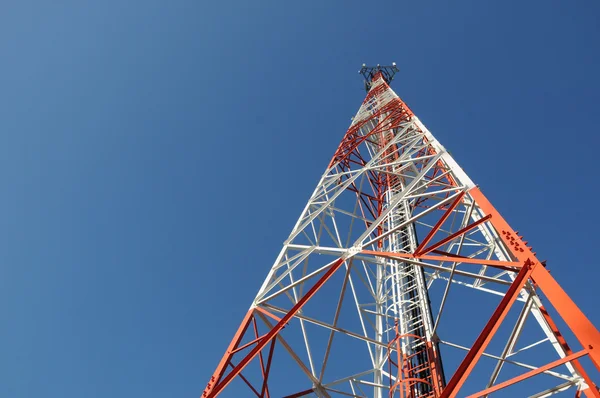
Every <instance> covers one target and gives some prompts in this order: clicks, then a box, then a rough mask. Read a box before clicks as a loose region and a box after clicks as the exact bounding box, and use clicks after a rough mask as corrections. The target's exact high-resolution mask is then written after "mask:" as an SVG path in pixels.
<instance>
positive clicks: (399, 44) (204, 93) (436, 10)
mask: <svg viewBox="0 0 600 398" xmlns="http://www.w3.org/2000/svg"><path fill="white" fill-rule="evenodd" d="M599 18H600V6H599V5H598V2H595V1H591V0H590V1H585V0H583V1H578V2H567V1H562V2H556V1H531V2H522V1H502V2H484V1H475V0H472V1H453V2H416V1H390V2H384V1H382V2H371V3H369V2H365V1H360V2H355V1H331V2H329V1H303V2H283V1H255V2H250V1H237V2H234V1H211V2H209V1H143V2H142V1H138V2H125V1H96V2H91V1H88V2H82V1H59V2H49V1H37V2H32V1H25V0H19V1H4V2H3V3H2V5H1V6H0V54H1V59H2V61H1V63H0V71H1V73H0V88H1V94H0V182H1V194H0V220H1V222H0V241H1V242H2V244H1V249H0V396H2V397H27V398H28V397H40V396H45V397H74V398H75V397H89V398H94V397H145V398H153V397H195V396H198V395H200V393H201V392H202V390H203V388H204V386H205V384H206V382H207V380H208V377H209V375H210V374H211V373H212V371H213V370H214V367H215V365H216V363H217V361H218V359H219V358H220V355H221V354H222V353H223V351H224V349H225V347H226V346H227V344H228V341H229V339H230V338H231V335H232V333H233V332H234V330H235V329H236V328H237V325H238V324H239V321H240V320H241V317H242V316H243V314H244V313H245V312H246V310H247V308H248V306H249V305H250V302H251V300H252V298H253V297H254V295H255V293H256V291H257V289H258V288H259V287H260V284H261V282H262V280H263V279H264V277H265V276H266V273H267V271H268V269H269V267H270V265H271V263H272V261H273V260H274V257H275V255H276V254H277V252H278V251H279V248H280V245H281V243H282V242H283V240H284V239H285V238H286V237H287V235H288V233H289V231H290V230H291V228H292V226H293V224H294V222H295V220H296V218H297V216H298V214H299V212H300V211H301V209H302V207H303V206H304V204H305V202H306V200H307V199H308V197H309V195H310V194H311V192H312V190H313V187H314V184H315V183H316V182H317V181H318V178H319V176H320V175H321V173H322V172H323V170H324V168H325V166H326V164H327V162H328V161H329V159H330V158H331V155H332V153H333V151H334V150H335V148H336V146H337V144H338V142H339V140H340V139H341V137H342V135H343V133H344V131H345V129H346V128H347V126H348V124H349V123H350V117H351V116H352V115H353V114H354V113H355V112H356V110H357V108H358V106H359V105H360V102H361V101H362V98H363V96H364V90H363V87H362V82H361V79H360V78H359V75H358V74H357V73H356V72H357V70H358V69H359V67H360V65H361V64H362V63H363V62H366V63H382V64H384V63H389V62H391V61H396V62H397V63H398V66H399V67H400V69H401V73H400V74H399V75H398V77H397V79H396V80H395V81H394V84H393V88H394V89H395V90H396V91H397V92H398V94H399V95H400V96H401V97H402V98H403V99H404V100H405V101H406V102H407V103H408V104H409V105H410V106H411V108H412V109H413V110H414V111H415V112H416V113H417V115H418V116H419V117H420V119H421V120H422V121H423V122H424V123H425V124H426V125H427V126H428V127H429V129H430V130H431V131H432V132H433V133H434V134H435V135H436V136H437V138H438V139H439V140H440V141H441V142H442V143H443V144H444V145H445V146H446V147H447V148H448V149H449V150H450V151H451V153H452V154H453V156H454V157H455V158H456V159H457V161H458V162H459V163H460V164H461V165H462V166H463V168H464V169H465V170H466V171H467V173H469V175H470V176H471V177H472V179H473V180H474V181H475V182H477V183H478V184H479V185H480V186H481V187H482V189H483V190H484V192H485V193H486V195H487V196H488V197H489V198H490V199H491V200H492V201H493V203H494V204H495V206H496V207H497V208H498V209H499V210H500V211H501V212H503V213H504V215H505V217H506V218H507V219H508V221H509V222H510V223H511V224H512V225H513V226H514V227H515V228H516V229H518V230H520V231H521V232H522V233H524V234H525V237H526V238H527V239H528V240H529V242H530V243H532V244H533V246H534V248H535V249H537V252H538V254H539V255H540V257H541V258H545V259H548V264H549V267H550V268H551V270H552V273H553V275H554V276H555V277H556V278H558V279H559V280H560V282H561V283H562V285H563V286H564V287H565V289H566V290H567V291H568V292H569V293H570V294H571V296H572V297H573V298H574V299H575V300H576V301H577V302H578V303H579V304H580V306H581V307H582V309H583V310H584V311H585V312H586V313H587V314H588V316H589V317H590V318H591V319H592V321H593V322H594V323H596V324H600V308H599V307H598V305H597V300H598V294H597V284H598V280H600V271H599V270H598V269H599V268H598V265H599V264H598V259H597V256H596V255H595V252H594V248H595V247H597V245H598V241H597V237H598V234H597V226H598V225H599V224H600V215H599V213H598V212H597V210H596V206H595V202H596V200H595V199H594V198H595V197H596V196H597V195H598V194H599V193H600V192H599V189H598V186H597V181H598V169H597V167H598V163H597V162H598V160H597V159H598V153H597V151H598V146H599V144H600V142H599V141H600V139H599V138H598V124H597V118H598V106H599V105H600V76H599V74H598V71H599V70H600V52H599V51H598V45H599V43H600V25H599V24H598V19H599ZM594 301H596V303H594Z"/></svg>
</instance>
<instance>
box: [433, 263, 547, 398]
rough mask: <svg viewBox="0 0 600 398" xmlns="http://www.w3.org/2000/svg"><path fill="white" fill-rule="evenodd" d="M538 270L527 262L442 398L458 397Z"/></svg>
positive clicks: (457, 370)
mask: <svg viewBox="0 0 600 398" xmlns="http://www.w3.org/2000/svg"><path fill="white" fill-rule="evenodd" d="M534 268H536V264H532V263H531V262H527V263H526V264H524V265H523V268H521V270H520V271H519V273H518V274H517V277H516V278H515V280H514V281H513V283H512V284H511V285H510V287H509V288H508V291H507V292H506V294H505V295H504V297H503V298H502V300H501V301H500V304H498V307H497V308H496V310H495V311H494V313H493V314H492V317H491V318H490V320H489V321H488V323H487V324H486V325H485V327H484V328H483V330H482V331H481V334H480V335H479V337H477V340H475V342H474V343H473V346H472V347H471V349H470V350H469V352H467V355H466V356H465V358H464V359H463V361H462V362H461V364H460V365H459V366H458V369H456V372H455V373H454V375H453V376H452V378H451V379H450V381H449V382H448V384H447V385H446V388H444V390H443V391H442V395H441V396H440V398H449V397H456V396H457V394H458V392H459V390H460V388H461V387H462V385H463V384H464V382H465V380H467V378H468V377H469V374H470V373H471V371H472V370H473V368H474V367H475V365H476V364H477V361H478V360H479V358H480V357H481V355H482V354H483V352H484V351H485V349H486V347H487V346H488V344H489V342H490V341H491V340H492V337H494V334H495V333H496V331H497V330H498V328H499V327H500V324H501V323H502V321H503V320H504V318H505V317H506V315H507V314H508V311H509V310H510V308H511V306H512V304H513V303H514V302H515V301H516V299H517V297H519V293H520V292H521V289H522V288H523V285H525V283H526V282H527V279H528V278H529V276H530V275H531V273H532V272H533V269H534Z"/></svg>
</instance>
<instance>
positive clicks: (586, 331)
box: [469, 187, 600, 371]
mask: <svg viewBox="0 0 600 398" xmlns="http://www.w3.org/2000/svg"><path fill="white" fill-rule="evenodd" d="M469 194H470V195H471V197H472V198H473V199H474V200H475V202H476V203H477V205H478V206H479V207H480V208H481V210H482V211H483V212H484V213H485V214H488V215H493V217H492V219H491V220H490V222H491V224H492V225H493V226H494V228H495V229H496V231H497V232H498V236H499V237H500V239H502V241H503V242H504V243H505V245H506V248H507V249H509V250H510V251H511V252H512V253H513V255H514V256H515V257H516V258H517V259H518V260H520V261H525V260H526V259H534V260H535V261H536V262H539V260H538V259H537V258H536V257H535V254H534V253H533V252H532V251H531V249H529V248H528V247H527V246H526V245H525V244H524V243H523V244H522V245H519V247H518V248H517V245H516V244H515V242H516V240H514V239H511V237H512V238H515V237H518V235H517V233H516V232H515V231H514V230H513V229H512V228H511V227H510V226H509V225H508V223H507V222H506V221H505V220H504V218H502V216H501V215H500V213H499V212H498V211H497V210H496V209H495V208H494V206H492V204H491V203H490V202H489V201H488V200H487V198H486V197H485V196H484V195H483V193H482V192H481V190H479V188H477V187H474V188H472V189H470V190H469ZM531 279H532V280H533V282H534V283H535V284H536V285H537V286H538V287H539V288H540V289H541V290H542V292H544V295H545V296H546V298H547V299H548V301H549V302H550V304H552V306H553V307H554V309H556V311H557V312H558V314H559V315H560V316H561V318H562V319H563V320H564V321H565V323H566V324H567V326H569V329H571V331H572V332H573V334H574V335H575V337H577V340H579V342H580V343H581V345H582V346H583V348H584V349H586V350H588V353H589V357H590V359H591V360H592V362H593V364H594V366H596V369H598V371H600V332H599V331H598V329H596V327H595V326H594V324H593V323H592V322H590V320H589V319H588V318H587V317H586V316H585V315H584V313H583V312H582V311H581V310H580V309H579V307H578V306H577V305H576V304H575V303H574V302H573V300H572V299H571V297H569V295H568V294H567V293H566V292H565V291H564V290H563V288H562V287H561V286H560V285H559V284H558V282H556V280H555V279H554V278H553V277H552V276H551V275H550V272H549V271H548V270H547V269H546V268H545V267H536V268H535V270H534V272H533V273H532V274H531Z"/></svg>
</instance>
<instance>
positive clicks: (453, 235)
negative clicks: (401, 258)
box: [416, 214, 492, 255]
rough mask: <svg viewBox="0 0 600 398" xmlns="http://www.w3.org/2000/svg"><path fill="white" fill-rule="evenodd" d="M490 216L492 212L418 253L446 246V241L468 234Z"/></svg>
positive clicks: (425, 252)
mask: <svg viewBox="0 0 600 398" xmlns="http://www.w3.org/2000/svg"><path fill="white" fill-rule="evenodd" d="M490 218H492V215H491V214H488V215H487V216H485V217H483V218H480V219H479V220H477V221H475V222H474V223H472V224H470V225H467V226H466V227H464V228H462V229H460V230H458V231H456V232H455V233H453V234H451V235H448V236H447V237H445V238H444V239H442V240H441V241H439V242H438V243H434V244H433V245H431V246H429V247H428V248H426V249H423V250H421V251H420V252H418V253H416V254H417V255H422V254H427V253H429V252H430V251H433V250H435V249H437V248H438V247H442V246H444V245H445V244H446V243H448V242H450V241H452V240H453V239H456V238H458V237H459V236H461V235H463V234H466V233H467V232H469V231H470V230H472V229H473V228H475V227H476V226H478V225H479V224H481V223H484V222H486V221H487V220H489V219H490Z"/></svg>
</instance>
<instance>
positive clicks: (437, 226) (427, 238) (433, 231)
mask: <svg viewBox="0 0 600 398" xmlns="http://www.w3.org/2000/svg"><path fill="white" fill-rule="evenodd" d="M464 196H465V192H461V193H460V194H459V195H458V197H457V198H456V200H455V201H454V202H452V204H451V205H450V206H449V207H448V209H447V210H446V211H445V212H444V214H443V215H442V217H441V218H440V219H439V220H438V222H437V223H435V225H434V226H433V228H432V229H431V230H430V231H429V233H428V234H427V236H425V239H423V241H422V242H421V243H420V244H419V246H418V247H417V248H416V249H415V255H418V254H419V253H420V252H421V250H423V248H424V247H425V246H427V244H428V243H429V241H430V240H431V238H433V235H435V234H436V232H437V231H438V230H439V229H440V227H441V226H442V225H443V224H444V223H445V222H446V220H447V219H448V217H450V215H451V214H452V212H453V211H454V209H455V208H456V206H458V204H459V203H460V202H461V201H462V198H463V197H464Z"/></svg>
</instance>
